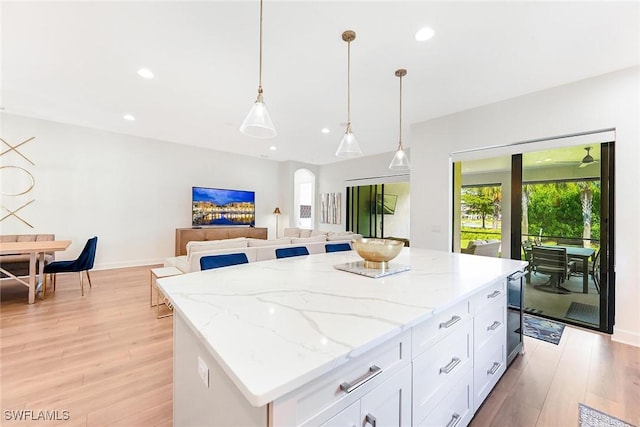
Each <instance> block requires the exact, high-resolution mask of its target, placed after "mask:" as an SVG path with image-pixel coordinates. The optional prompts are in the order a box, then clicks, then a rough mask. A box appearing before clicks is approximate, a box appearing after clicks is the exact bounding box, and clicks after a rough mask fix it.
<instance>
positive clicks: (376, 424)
mask: <svg viewBox="0 0 640 427" xmlns="http://www.w3.org/2000/svg"><path fill="white" fill-rule="evenodd" d="M360 414H361V422H362V421H363V422H364V425H365V426H367V424H369V425H370V426H371V427H383V426H390V427H393V426H398V427H400V426H406V427H409V426H411V365H407V366H405V367H404V368H403V369H402V370H401V371H400V372H398V373H397V374H396V375H395V376H393V378H390V379H388V380H387V381H386V382H384V383H382V384H380V385H379V386H378V387H376V388H375V389H374V390H373V391H371V392H369V393H367V394H366V395H364V396H363V397H362V399H361V400H360ZM359 425H362V424H359Z"/></svg>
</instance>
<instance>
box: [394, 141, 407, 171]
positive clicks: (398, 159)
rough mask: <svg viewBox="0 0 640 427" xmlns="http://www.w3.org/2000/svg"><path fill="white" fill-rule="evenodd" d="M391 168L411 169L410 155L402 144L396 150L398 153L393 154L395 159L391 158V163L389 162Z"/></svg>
mask: <svg viewBox="0 0 640 427" xmlns="http://www.w3.org/2000/svg"><path fill="white" fill-rule="evenodd" d="M389 169H394V170H409V157H408V156H407V153H406V152H405V151H404V149H403V148H402V145H400V146H399V147H398V149H397V150H396V154H395V155H394V156H393V159H391V163H389Z"/></svg>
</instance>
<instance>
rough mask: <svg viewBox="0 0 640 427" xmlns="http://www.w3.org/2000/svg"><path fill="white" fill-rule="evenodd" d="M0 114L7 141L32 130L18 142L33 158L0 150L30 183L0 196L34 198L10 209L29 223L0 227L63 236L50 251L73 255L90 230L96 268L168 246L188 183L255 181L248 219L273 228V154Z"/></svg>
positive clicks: (160, 252)
mask: <svg viewBox="0 0 640 427" xmlns="http://www.w3.org/2000/svg"><path fill="white" fill-rule="evenodd" d="M1 118H2V124H1V132H2V133H1V134H2V138H3V139H4V140H5V141H7V142H10V143H12V145H15V144H17V143H19V142H20V141H23V140H25V139H27V138H29V137H31V136H35V137H36V138H35V140H33V141H31V142H29V143H27V144H25V145H24V146H23V147H21V148H20V150H21V151H22V152H23V153H24V154H25V155H27V157H29V158H30V159H31V160H32V161H33V162H35V164H36V165H35V166H31V165H29V164H28V163H27V162H26V161H25V160H24V159H22V158H21V157H20V156H18V155H16V154H15V153H10V154H7V155H4V156H2V158H0V160H1V161H2V165H9V164H17V165H20V166H23V167H25V168H26V169H28V170H29V171H30V172H31V173H32V174H33V175H34V177H35V180H36V185H35V187H34V189H33V190H32V191H31V192H29V193H27V194H25V195H24V196H20V197H7V196H3V197H2V201H1V202H2V205H3V206H7V207H9V208H11V207H13V209H15V208H17V207H18V206H20V205H21V204H22V203H24V202H26V201H28V200H30V199H35V202H34V203H32V204H31V205H29V206H27V207H26V208H24V209H22V210H21V211H20V212H19V214H20V215H21V216H22V217H24V218H25V219H27V221H28V222H30V223H31V224H32V225H33V226H34V228H29V227H28V226H27V225H25V224H23V223H22V222H20V221H19V220H17V219H15V218H14V217H10V218H7V219H5V220H4V221H2V222H0V227H1V230H0V231H1V233H2V234H26V233H55V234H56V237H57V238H60V239H70V240H72V241H73V244H72V246H71V247H70V248H69V249H68V250H67V251H65V252H63V253H62V252H61V253H58V254H57V255H56V258H57V259H72V258H75V257H76V256H77V255H78V254H79V252H80V251H81V250H82V247H83V246H84V243H85V242H86V240H87V239H88V238H89V237H92V236H94V235H97V236H98V251H97V255H96V268H109V267H120V266H128V265H143V264H151V263H157V262H161V261H162V259H163V258H166V257H168V256H173V254H174V238H175V229H176V228H179V227H190V226H191V187H192V186H203V187H217V188H229V189H238V190H251V191H255V192H256V226H257V227H268V228H269V236H274V235H275V220H274V216H273V209H274V208H275V206H277V201H278V188H279V185H278V163H277V162H275V161H270V160H264V159H258V158H254V157H247V156H240V155H235V154H228V153H222V152H218V151H213V150H206V149H201V148H195V147H188V146H184V145H178V144H173V143H168V142H162V141H157V140H150V139H144V138H138V137H132V136H126V135H121V134H116V133H111V132H104V131H100V130H95V129H88V128H83V127H78V126H70V125H64V124H60V123H54V122H49V121H44V120H37V119H31V118H26V117H20V116H12V115H8V114H2V116H1ZM6 148H7V147H3V151H4V149H6ZM5 213H6V211H4V210H3V213H2V215H3V216H4V214H5Z"/></svg>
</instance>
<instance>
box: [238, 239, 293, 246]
mask: <svg viewBox="0 0 640 427" xmlns="http://www.w3.org/2000/svg"><path fill="white" fill-rule="evenodd" d="M247 243H248V244H249V247H250V248H251V247H255V246H276V245H288V244H290V243H291V237H281V238H279V239H273V240H264V239H251V238H250V239H247Z"/></svg>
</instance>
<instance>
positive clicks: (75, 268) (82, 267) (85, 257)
mask: <svg viewBox="0 0 640 427" xmlns="http://www.w3.org/2000/svg"><path fill="white" fill-rule="evenodd" d="M97 246H98V238H97V237H92V238H91V239H89V240H87V243H86V244H85V245H84V249H83V250H82V252H81V253H80V256H78V258H77V259H75V260H71V261H54V262H50V263H49V264H47V265H45V266H44V270H43V273H44V286H43V289H42V296H43V298H44V296H45V295H46V293H47V276H48V275H50V274H53V290H54V291H55V290H56V275H57V274H58V273H80V292H81V294H82V295H84V281H83V279H82V272H83V271H84V272H86V273H87V279H89V287H91V276H89V270H91V269H92V268H93V261H94V260H95V259H96V248H97Z"/></svg>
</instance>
